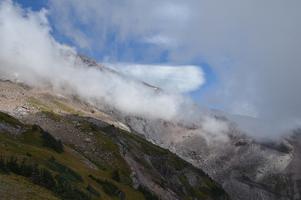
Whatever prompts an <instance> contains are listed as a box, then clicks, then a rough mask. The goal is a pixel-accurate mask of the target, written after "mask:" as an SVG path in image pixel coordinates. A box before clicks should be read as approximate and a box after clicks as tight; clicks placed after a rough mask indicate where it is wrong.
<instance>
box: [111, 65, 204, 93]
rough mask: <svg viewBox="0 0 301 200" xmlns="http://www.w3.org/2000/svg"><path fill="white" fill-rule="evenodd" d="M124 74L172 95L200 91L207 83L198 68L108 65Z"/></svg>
mask: <svg viewBox="0 0 301 200" xmlns="http://www.w3.org/2000/svg"><path fill="white" fill-rule="evenodd" d="M106 65H107V66H108V67H111V68H113V69H115V70H117V71H120V72H122V73H123V74H125V75H127V76H130V77H132V78H135V79H137V80H141V81H144V82H146V83H149V84H151V85H153V86H156V87H159V88H161V89H164V90H165V91H168V92H172V93H187V92H191V91H194V90H197V89H199V88H200V87H201V86H202V85H203V84H204V82H205V77H204V73H203V71H202V70H201V69H200V67H197V66H171V65H170V66H168V65H141V64H126V63H122V64H109V63H108V64H106Z"/></svg>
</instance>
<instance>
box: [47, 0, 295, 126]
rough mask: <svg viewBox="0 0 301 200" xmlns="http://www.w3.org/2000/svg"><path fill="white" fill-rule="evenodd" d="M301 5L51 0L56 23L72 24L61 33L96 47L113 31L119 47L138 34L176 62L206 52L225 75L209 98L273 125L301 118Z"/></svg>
mask: <svg viewBox="0 0 301 200" xmlns="http://www.w3.org/2000/svg"><path fill="white" fill-rule="evenodd" d="M300 7H301V1H299V0H290V1H283V0H265V1H262V0H247V1H240V0H228V1H224V2H221V1H218V0H210V1H209V0H187V1H181V0H164V1H162V0H154V1H147V0H129V1H127V2H126V3H120V2H118V3H117V2H115V1H113V2H112V1H109V0H89V1H81V0H65V1H60V0H50V12H51V13H52V14H51V15H52V16H53V18H54V22H55V26H57V27H58V29H60V27H63V28H67V29H68V30H64V29H60V30H61V33H62V34H66V35H69V36H70V37H73V38H74V40H79V39H77V38H80V40H79V41H85V42H86V43H89V44H90V46H92V47H93V44H97V45H100V46H101V45H104V46H105V44H106V43H107V42H108V41H110V37H109V36H110V33H112V32H113V33H114V34H115V35H116V38H117V39H116V40H115V41H114V43H115V44H116V46H117V48H118V46H124V45H125V44H126V43H127V41H129V40H133V38H134V39H135V40H138V41H145V42H146V43H148V44H150V43H151V44H153V45H154V46H156V47H158V48H157V49H156V52H158V51H160V50H161V51H162V52H165V51H168V58H167V59H168V61H169V62H171V63H177V62H178V63H190V62H191V61H193V60H195V59H198V60H200V59H201V61H202V62H206V63H208V64H209V65H210V66H211V67H212V68H213V70H214V72H215V73H216V75H217V77H218V85H217V86H216V87H215V88H216V89H215V90H214V91H210V93H208V94H207V95H205V98H206V97H207V101H208V102H209V104H210V103H214V105H220V107H221V108H223V109H224V110H226V111H229V112H232V113H236V114H243V115H250V116H253V117H258V118H263V119H266V120H268V121H270V122H271V125H272V126H275V125H276V124H277V125H278V124H281V125H285V126H287V125H289V124H290V125H292V126H293V125H294V124H298V123H299V122H300V119H301V93H300V85H301V79H300V75H299V74H300V73H301V67H300V63H301V56H300V52H301V38H300V36H301V21H300V20H299V19H300V18H301V12H300ZM61 19H63V20H61ZM76 21H78V22H79V23H80V24H82V25H84V26H85V27H89V28H91V31H90V32H88V33H87V32H85V30H81V29H80V27H79V26H77V25H76V24H75V22H76ZM66 24H67V25H68V24H69V25H68V26H67V25H66ZM70 24H71V25H72V26H70ZM65 25H66V26H65ZM91 32H92V33H91ZM128 50H129V51H131V50H132V49H131V48H128ZM154 55H157V54H154ZM299 124H300V123H299Z"/></svg>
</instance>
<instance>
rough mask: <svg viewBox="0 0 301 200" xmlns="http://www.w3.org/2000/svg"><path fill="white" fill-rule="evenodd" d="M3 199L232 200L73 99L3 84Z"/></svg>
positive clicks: (0, 173) (176, 159) (0, 100)
mask: <svg viewBox="0 0 301 200" xmlns="http://www.w3.org/2000/svg"><path fill="white" fill-rule="evenodd" d="M0 110H1V112H0V193H1V195H0V199H72V200H73V199H129V200H134V199H139V200H140V199H146V200H149V199H163V200H165V199H166V200H175V199H179V200H182V199H187V200H188V199H191V200H195V199H212V200H215V199H217V200H218V199H229V197H228V195H227V194H226V193H225V192H224V190H223V189H222V187H221V186H220V185H219V184H218V183H216V182H215V181H214V180H212V179H211V178H210V177H209V176H208V175H207V174H206V173H204V172H203V171H202V170H201V169H199V168H197V167H195V166H193V165H192V164H190V163H189V162H187V161H184V160H182V159H181V158H179V157H178V156H177V155H176V154H174V153H171V152H170V151H169V150H166V149H163V148H161V147H159V146H156V145H154V144H153V143H151V142H148V141H147V140H145V139H144V137H141V136H138V135H137V134H133V132H131V129H130V128H129V127H128V126H127V125H126V124H124V123H122V122H121V121H119V120H118V119H117V118H115V116H114V114H113V113H110V112H103V111H102V110H99V108H96V107H95V106H92V105H90V104H88V103H85V102H82V101H80V100H79V99H78V98H77V97H75V96H63V95H61V94H55V93H53V92H52V91H51V89H49V90H45V88H43V89H39V88H31V87H28V86H26V85H23V84H19V83H13V82H11V81H0Z"/></svg>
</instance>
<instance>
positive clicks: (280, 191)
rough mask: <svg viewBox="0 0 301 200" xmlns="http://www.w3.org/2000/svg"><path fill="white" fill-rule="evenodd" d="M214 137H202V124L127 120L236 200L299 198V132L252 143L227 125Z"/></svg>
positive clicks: (205, 133)
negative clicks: (227, 127)
mask: <svg viewBox="0 0 301 200" xmlns="http://www.w3.org/2000/svg"><path fill="white" fill-rule="evenodd" d="M216 119H217V120H222V121H224V122H226V123H228V125H229V127H230V128H229V130H228V131H227V132H226V133H223V132H221V133H220V134H219V135H218V136H217V135H213V134H212V133H210V132H207V131H206V130H205V129H204V128H203V127H202V122H200V124H198V125H195V126H194V127H187V126H184V125H182V124H178V123H172V122H166V121H162V120H152V119H142V118H137V117H132V116H127V117H126V119H125V120H124V123H126V124H127V125H128V126H129V127H130V128H131V130H133V131H135V132H136V133H139V134H143V135H144V136H145V137H146V138H147V139H148V140H150V141H153V142H154V143H156V144H158V145H160V146H162V147H164V148H168V149H170V150H171V151H172V152H174V153H176V154H177V155H179V156H180V157H182V158H183V159H185V160H186V161H188V162H190V163H192V164H193V165H194V166H196V167H198V168H200V169H202V170H204V171H205V172H206V173H208V174H209V175H210V176H211V177H212V178H213V179H214V180H215V181H217V182H218V183H220V184H221V185H222V186H223V188H224V189H225V190H226V191H227V192H228V193H229V195H230V197H231V199H237V200H244V199H246V200H247V199H248V200H250V199H251V200H275V199H279V200H280V199H281V200H289V199H290V200H291V199H295V200H298V199H300V198H301V185H300V183H301V179H300V169H301V163H300V142H301V132H300V130H296V131H293V132H292V134H291V135H287V136H285V137H283V138H282V139H280V140H275V141H269V140H266V141H257V140H255V139H253V138H251V137H249V136H247V135H245V134H243V133H242V132H240V131H239V130H238V129H237V127H236V126H234V125H233V124H231V123H230V122H229V121H227V119H225V118H223V117H221V116H216Z"/></svg>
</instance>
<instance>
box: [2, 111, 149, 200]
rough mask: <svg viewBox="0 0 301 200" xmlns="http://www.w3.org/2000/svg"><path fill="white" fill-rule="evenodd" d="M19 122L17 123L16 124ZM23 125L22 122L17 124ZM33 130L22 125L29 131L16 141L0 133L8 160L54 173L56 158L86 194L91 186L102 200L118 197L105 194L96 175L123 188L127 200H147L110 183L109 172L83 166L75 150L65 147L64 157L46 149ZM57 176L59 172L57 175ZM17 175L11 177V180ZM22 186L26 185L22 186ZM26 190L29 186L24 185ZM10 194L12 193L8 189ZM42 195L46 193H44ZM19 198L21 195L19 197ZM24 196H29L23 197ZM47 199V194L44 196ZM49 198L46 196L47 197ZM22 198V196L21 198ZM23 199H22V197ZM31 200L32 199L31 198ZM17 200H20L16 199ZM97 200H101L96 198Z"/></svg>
mask: <svg viewBox="0 0 301 200" xmlns="http://www.w3.org/2000/svg"><path fill="white" fill-rule="evenodd" d="M1 115H2V116H4V117H2V118H1V119H0V123H1V122H2V123H3V122H5V123H7V122H9V123H10V124H11V122H12V120H11V119H12V118H11V117H9V116H7V115H5V114H4V113H1ZM15 122H18V121H15ZM18 125H20V122H18ZM29 127H30V126H28V125H23V128H25V129H27V130H26V131H25V133H24V134H22V135H21V136H18V137H15V136H12V135H10V134H6V133H0V154H1V155H4V156H6V157H9V156H10V155H13V156H17V157H18V159H19V160H22V159H23V158H26V159H27V160H29V161H30V162H32V163H37V164H39V165H40V166H43V167H46V168H49V169H50V170H53V169H52V168H53V167H52V168H51V166H50V165H49V162H51V158H55V160H56V162H58V163H59V164H60V165H62V166H66V167H67V168H69V169H71V170H72V171H74V172H75V173H76V174H78V175H79V176H80V177H81V178H82V180H83V181H76V182H75V184H76V185H77V186H78V187H79V188H81V190H83V191H85V188H86V187H87V186H88V184H89V185H91V186H92V187H93V188H95V189H96V190H97V191H98V192H99V193H100V195H101V199H116V198H115V197H113V198H112V197H110V196H108V195H106V194H105V193H104V192H103V189H102V187H100V186H99V185H98V184H97V183H95V181H93V180H91V178H89V175H93V176H94V177H98V178H100V179H106V180H108V181H110V182H112V183H113V184H114V185H116V186H117V187H118V188H120V190H121V191H123V192H124V193H125V195H126V197H127V198H128V199H133V200H134V199H144V198H143V196H142V194H141V193H139V192H138V191H135V190H134V189H133V188H131V187H130V186H127V185H124V184H120V183H118V182H116V181H114V180H112V179H111V174H110V172H109V171H104V170H98V169H97V170H96V169H92V168H90V167H89V166H88V165H87V164H86V163H85V162H83V161H82V160H83V158H81V157H79V156H78V154H76V153H74V150H73V149H71V148H69V147H67V146H65V148H64V149H65V151H64V152H63V153H57V152H55V151H53V150H51V149H48V148H45V147H43V146H42V141H41V137H40V135H39V133H38V132H36V131H32V130H31V128H29ZM54 173H57V172H54ZM13 176H15V175H12V177H13ZM7 177H9V176H8V175H7ZM21 184H22V185H23V183H22V182H21ZM23 186H24V187H25V186H26V185H23ZM37 187H38V186H37ZM1 189H2V190H5V188H4V187H2V185H0V190H1ZM6 189H7V192H9V190H8V188H6ZM41 192H42V193H43V191H41ZM20 194H22V193H20ZM16 195H18V194H16ZM24 195H25V196H26V195H27V194H24ZM45 195H46V194H45ZM46 196H47V195H46ZM19 197H20V198H21V197H22V196H19ZM22 198H23V197H22ZM28 198H29V197H28ZM16 199H18V198H16ZM94 199H100V198H97V197H96V196H94Z"/></svg>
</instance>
